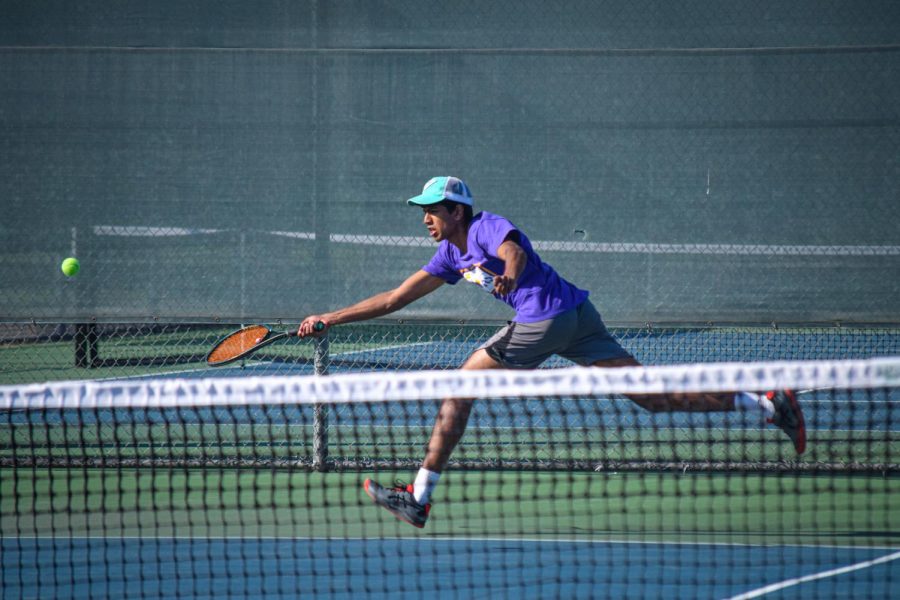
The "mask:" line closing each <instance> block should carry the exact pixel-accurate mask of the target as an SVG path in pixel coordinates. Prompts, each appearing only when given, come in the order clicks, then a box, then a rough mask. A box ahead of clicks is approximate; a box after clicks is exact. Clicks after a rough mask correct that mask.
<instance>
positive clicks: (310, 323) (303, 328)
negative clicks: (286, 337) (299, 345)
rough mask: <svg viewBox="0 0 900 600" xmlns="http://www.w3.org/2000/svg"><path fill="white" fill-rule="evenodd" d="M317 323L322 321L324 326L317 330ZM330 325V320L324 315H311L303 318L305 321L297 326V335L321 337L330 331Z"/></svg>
mask: <svg viewBox="0 0 900 600" xmlns="http://www.w3.org/2000/svg"><path fill="white" fill-rule="evenodd" d="M316 323H321V324H322V325H324V327H322V328H321V329H319V330H316ZM329 326H330V324H329V323H328V320H327V319H326V318H325V317H323V316H322V315H310V316H308V317H306V318H305V319H303V322H302V323H300V327H298V328H297V337H301V338H305V337H310V336H312V337H321V336H323V335H325V332H326V331H328V327H329Z"/></svg>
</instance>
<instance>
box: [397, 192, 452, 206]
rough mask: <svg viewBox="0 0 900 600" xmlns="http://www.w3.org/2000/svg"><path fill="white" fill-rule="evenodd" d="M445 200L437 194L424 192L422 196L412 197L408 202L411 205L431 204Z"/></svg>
mask: <svg viewBox="0 0 900 600" xmlns="http://www.w3.org/2000/svg"><path fill="white" fill-rule="evenodd" d="M443 201H444V199H443V198H437V197H435V196H431V195H425V194H422V195H421V196H416V197H414V198H410V199H409V200H407V201H406V203H407V204H409V205H410V206H429V205H431V204H437V203H438V202H443Z"/></svg>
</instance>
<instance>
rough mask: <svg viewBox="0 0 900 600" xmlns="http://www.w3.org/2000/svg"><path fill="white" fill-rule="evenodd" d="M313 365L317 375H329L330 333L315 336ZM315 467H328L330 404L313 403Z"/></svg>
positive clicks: (319, 468) (322, 468) (318, 469)
mask: <svg viewBox="0 0 900 600" xmlns="http://www.w3.org/2000/svg"><path fill="white" fill-rule="evenodd" d="M313 348H314V354H313V366H314V368H315V372H316V375H323V376H324V375H328V335H327V334H326V335H323V336H322V337H319V338H314V341H313ZM313 468H315V470H316V471H325V470H327V469H328V406H327V405H325V404H314V405H313Z"/></svg>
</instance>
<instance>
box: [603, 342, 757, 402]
mask: <svg viewBox="0 0 900 600" xmlns="http://www.w3.org/2000/svg"><path fill="white" fill-rule="evenodd" d="M591 365H592V366H594V367H602V368H615V367H639V366H641V363H639V362H638V361H637V360H636V359H635V358H634V357H633V356H628V357H624V358H610V359H600V360H595V361H594V362H593V363H591ZM627 397H628V399H629V400H631V401H632V402H634V403H636V404H637V405H638V406H640V407H641V408H645V409H646V410H649V411H650V412H718V411H732V410H735V394H733V393H728V394H702V393H696V394H629V395H628V396H627ZM769 416H771V415H769Z"/></svg>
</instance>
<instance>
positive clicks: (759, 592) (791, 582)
mask: <svg viewBox="0 0 900 600" xmlns="http://www.w3.org/2000/svg"><path fill="white" fill-rule="evenodd" d="M898 558H900V552H894V553H893V554H888V555H887V556H882V557H881V558H876V559H874V560H866V561H863V562H858V563H856V564H853V565H848V566H846V567H841V568H839V569H831V570H829V571H822V572H821V573H813V574H812V575H805V576H803V577H795V578H793V579H785V580H784V581H779V582H778V583H773V584H771V585H767V586H765V587H761V588H758V589H755V590H751V591H749V592H745V593H743V594H738V595H737V596H731V597H730V598H729V599H728V600H749V599H750V598H758V597H760V596H764V595H766V594H770V593H772V592H777V591H778V590H783V589H784V588H788V587H792V586H795V585H800V584H801V583H806V582H808V581H815V580H816V579H825V578H827V577H834V576H835V575H843V574H844V573H850V572H852V571H859V570H861V569H868V568H869V567H874V566H875V565H880V564H883V563H887V562H891V561H893V560H897V559H898Z"/></svg>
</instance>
